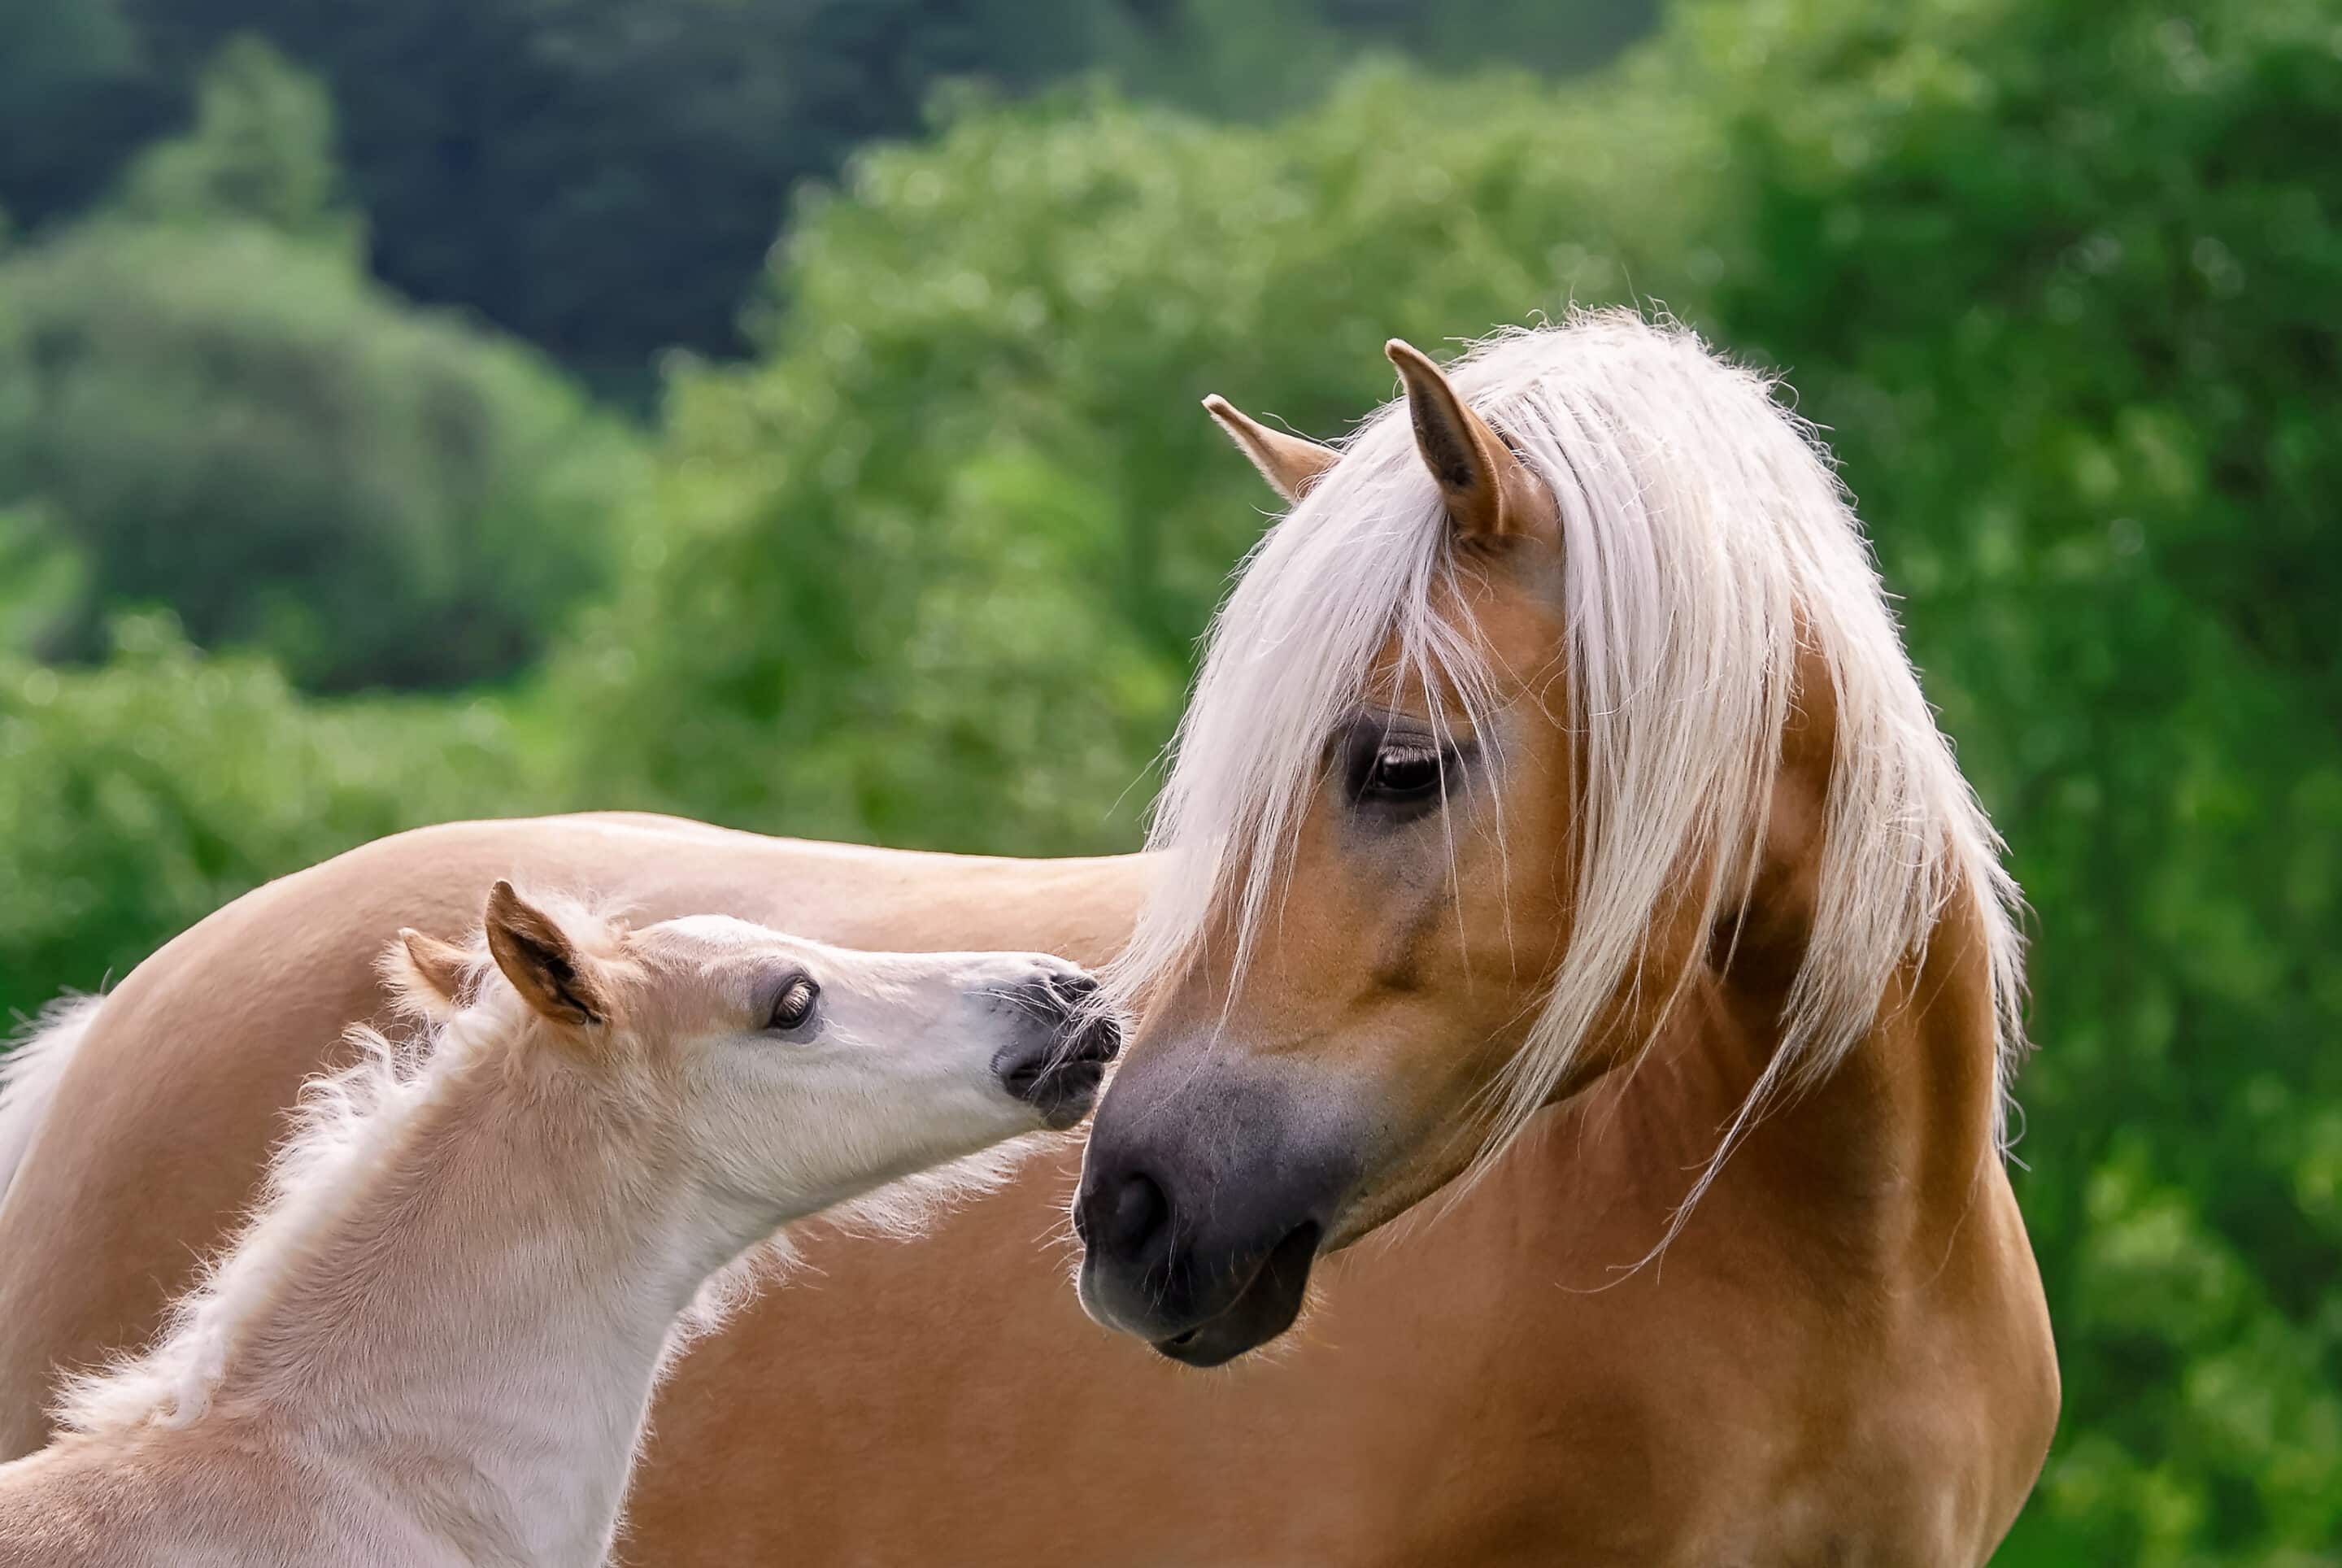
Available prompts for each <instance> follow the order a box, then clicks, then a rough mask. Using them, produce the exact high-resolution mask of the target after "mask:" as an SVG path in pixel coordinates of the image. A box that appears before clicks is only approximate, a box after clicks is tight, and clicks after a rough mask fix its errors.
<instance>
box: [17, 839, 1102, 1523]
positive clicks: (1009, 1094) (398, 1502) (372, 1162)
mask: <svg viewBox="0 0 2342 1568" xmlns="http://www.w3.org/2000/svg"><path fill="white" fill-rule="evenodd" d="M400 936H401V942H400V944H399V945H397V946H395V947H394V948H393V949H392V950H391V951H390V952H389V953H388V954H386V955H385V960H384V965H385V970H386V972H388V973H389V974H390V976H391V979H392V981H393V984H394V988H395V990H396V991H397V992H398V993H399V994H400V995H401V996H402V998H403V1000H405V1003H406V1005H407V1006H408V1007H409V1009H410V1010H413V1011H414V1012H415V1014H417V1015H418V1017H419V1018H420V1019H421V1020H423V1023H424V1027H423V1029H422V1030H421V1031H420V1032H421V1036H422V1038H421V1040H420V1041H419V1042H418V1043H417V1044H415V1045H411V1046H406V1047H401V1046H395V1045H393V1044H391V1043H390V1042H388V1041H387V1040H385V1039H384V1038H383V1037H382V1036H381V1035H379V1034H375V1033H374V1032H372V1031H370V1030H361V1031H354V1038H355V1039H356V1040H357V1041H358V1043H359V1044H360V1045H361V1046H362V1047H364V1048H365V1059H364V1060H361V1061H360V1062H359V1063H358V1064H357V1065H356V1066H355V1067H352V1068H350V1069H349V1070H346V1071H345V1072H343V1073H341V1074H340V1075H338V1076H336V1077H335V1078H331V1079H326V1080H321V1081H317V1082H315V1083H314V1084H313V1085H312V1086H311V1087H310V1089H309V1091H307V1093H306V1094H305V1102H304V1109H303V1113H302V1116H303V1119H302V1121H301V1124H300V1126H299V1128H298V1129H297V1131H295V1135H294V1136H293V1138H292V1139H291V1140H290V1141H289V1142H287V1143H286V1145H285V1147H284V1149H283V1150H282V1151H280V1152H279V1154H278V1155H277V1157H276V1161H275V1165H274V1167H273V1169H272V1171H271V1180H270V1182H269V1185H268V1188H267V1196H266V1197H265V1199H264V1201H263V1202H262V1204H261V1206H260V1208H259V1210H258V1211H257V1212H256V1213H255V1216H254V1217H253V1219H252V1220H251V1221H250V1222H249V1224H248V1225H247V1227H246V1228H245V1231H244V1232H243V1233H242V1235H241V1237H240V1238H239V1239H238V1240H237V1241H235V1244H234V1246H233V1247H232V1248H231V1249H230V1250H229V1251H227V1253H226V1254H225V1257H224V1258H222V1259H221V1260H220V1261H218V1262H217V1263H216V1265H215V1267H213V1268H212V1269H211V1271H209V1274H208V1277H207V1278H206V1280H205V1282H204V1283H203V1285H202V1286H201V1287H200V1288H198V1289H197V1290H195V1292H192V1293H191V1294H190V1295H189V1296H187V1297H186V1298H185V1300H183V1301H181V1302H179V1303H178V1304H177V1306H176V1308H175V1311H174V1312H173V1314H172V1317H171V1320H170V1322H169V1323H168V1325H167V1326H166V1328H165V1331H164V1332H163V1334H162V1336H161V1338H160V1339H159V1341H158V1342H156V1344H155V1347H154V1348H153V1349H151V1350H149V1351H148V1352H146V1353H145V1355H144V1356H143V1357H141V1358H139V1359H137V1360H135V1361H132V1362H126V1363H125V1364H122V1365H120V1366H118V1367H116V1368H115V1369H113V1370H112V1371H109V1372H105V1373H104V1374H102V1375H98V1376H94V1377H90V1378H86V1379H84V1380H82V1381H81V1382H79V1383H78V1384H77V1385H76V1386H75V1387H74V1388H73V1389H72V1391H71V1392H69V1393H68V1395H67V1396H66V1399H65V1408H64V1410H63V1412H62V1419H63V1422H64V1423H65V1426H66V1427H67V1429H68V1435H66V1436H64V1437H62V1438H60V1439H59V1440H58V1441H57V1442H55V1443H54V1444H52V1445H51V1446H50V1447H49V1448H47V1449H46V1450H45V1451H43V1452H39V1453H35V1454H33V1455H31V1456H29V1457H27V1458H25V1459H22V1460H18V1461H16V1462H14V1463H11V1464H6V1465H0V1563H43V1564H54V1565H57V1568H65V1565H69V1564H70V1565H84V1564H86V1565H93V1568H95V1565H99V1564H104V1565H107V1568H113V1565H120V1564H150V1563H151V1564H162V1563H170V1564H174V1565H175V1568H187V1565H192V1564H203V1563H221V1564H225V1563H237V1564H253V1563H282V1564H293V1563H302V1564H311V1563H399V1564H415V1563H513V1564H521V1563H562V1564H580V1563H598V1562H601V1561H602V1560H603V1559H604V1558H605V1556H606V1554H607V1553H608V1551H609V1547H610V1543H611V1539H612V1537H613V1535H614V1533H616V1524H617V1517H618V1510H619V1504H620V1501H621V1497H622V1494H623V1493H624V1490H625V1487H626V1477H627V1473H628V1471H629V1469H630V1467H631V1465H632V1463H633V1460H634V1456H635V1452H636V1446H637V1444H638V1442H639V1441H640V1438H641V1435H642V1431H643V1425H644V1421H645V1417H646V1412H647V1408H648V1405H649V1401H650V1395H651V1390H652V1386H653V1384H654V1382H656V1377H657V1374H658V1371H659V1368H660V1366H661V1364H662V1362H664V1360H665V1359H666V1357H667V1355H668V1354H669V1352H670V1351H671V1350H672V1349H673V1348H674V1347H675V1346H676V1345H677V1344H678V1343H679V1342H680V1341H681V1340H682V1338H683V1337H684V1336H685V1335H686V1333H688V1332H691V1331H692V1330H693V1329H695V1328H700V1327H705V1326H706V1324H707V1323H708V1322H712V1321H713V1319H714V1317H715V1315H716V1312H718V1311H720V1302H721V1300H722V1298H723V1297H724V1296H725V1295H726V1293H727V1292H726V1290H725V1289H724V1287H725V1285H726V1283H727V1282H730V1281H732V1280H734V1279H736V1278H738V1277H740V1276H741V1275H744V1274H745V1273H746V1271H747V1269H748V1267H749V1266H750V1262H751V1259H752V1258H753V1256H754V1254H752V1253H751V1252H750V1249H752V1248H754V1247H755V1246H756V1243H758V1242H760V1241H765V1240H766V1238H768V1237H770V1236H772V1235H773V1234H774V1233H775V1232H776V1231H777V1230H778V1229H779V1228H780V1227H782V1226H783V1225H785V1224H786V1223H787V1222H789V1221H793V1220H796V1219H800V1218H803V1217H805V1216H806V1215H809V1214H812V1213H814V1212H816V1211H820V1210H823V1209H826V1208H829V1207H832V1206H834V1205H836V1204H840V1203H843V1202H846V1201H849V1200H853V1199H856V1198H857V1197H861V1196H862V1195H864V1194H866V1193H868V1192H870V1191H873V1190H874V1189H876V1188H877V1187H879V1186H881V1185H883V1184H886V1183H888V1182H892V1181H896V1180H898V1179H900V1178H904V1177H907V1176H910V1175H912V1174H913V1173H915V1172H917V1171H922V1170H924V1169H926V1168H927V1167H929V1166H933V1165H936V1164H937V1163H939V1162H942V1161H950V1160H955V1159H957V1158H958V1157H960V1156H963V1155H966V1154H970V1153H972V1152H974V1151H977V1150H980V1149H983V1148H985V1147H986V1146H987V1145H989V1144H992V1143H995V1142H998V1141H1001V1140H1004V1139H1007V1138H1011V1137H1014V1136H1016V1135H1017V1134H1019V1133H1025V1132H1031V1131H1037V1130H1039V1129H1041V1128H1044V1127H1049V1128H1062V1127H1066V1126H1068V1125H1070V1124H1071V1123H1072V1122H1074V1121H1077V1120H1079V1118H1080V1117H1081V1116H1082V1114H1083V1113H1084V1112H1086V1111H1087V1110H1088V1107H1089V1102H1090V1101H1091V1099H1092V1098H1093V1096H1094V1095H1095V1093H1096V1089H1097V1085H1098V1081H1099V1079H1100V1076H1101V1074H1102V1072H1103V1070H1104V1064H1105V1062H1106V1060H1109V1059H1110V1058H1111V1057H1112V1056H1113V1054H1114V1051H1115V1049H1116V1042H1117V1036H1116V1031H1115V1030H1114V1029H1113V1027H1112V1026H1111V1025H1107V1024H1091V1023H1086V1022H1085V1021H1083V1020H1084V1019H1085V1018H1086V1013H1085V1012H1084V1010H1082V1009H1081V1008H1080V1006H1079V1005H1078V1004H1079V1002H1080V1000H1081V999H1082V998H1083V997H1084V996H1085V995H1086V993H1087V992H1088V991H1089V990H1091V989H1093V987H1092V982H1091V980H1090V979H1089V977H1088V976H1087V975H1086V974H1084V973H1083V972H1082V971H1080V970H1076V969H1074V968H1073V967H1071V966H1070V965H1068V964H1066V963H1064V962H1061V961H1060V960H1056V959H1051V958H1046V957H1041V956H1038V955H1034V954H970V953H959V954H941V955H916V956H914V955H905V954H876V953H861V952H848V951H845V950H838V949H833V948H826V947H823V946H820V945H817V944H816V943H812V942H806V941H798V940H792V939H790V938H786V937H783V936H780V935H778V934H776V933H775V932H772V931H769V930H764V929H762V928H760V927H756V926H752V925H749V924H746V922H743V921H738V920H728V919H723V918H719V917H713V916H695V917H691V918H688V919H684V920H669V921H666V922H665V923H663V924H659V925H655V926H650V927H647V928H646V929H644V930H639V931H632V932H630V931H627V930H623V929H622V928H619V927H616V926H614V925H611V924H608V923H606V922H603V921H600V920H591V919H588V918H586V917H584V916H582V915H580V914H575V913H571V912H566V911H565V914H564V917H563V918H558V919H557V918H555V915H554V914H552V913H549V912H547V911H546V910H543V909H540V908H538V907H535V906H534V905H532V904H530V903H528V902H526V901H525V900H522V899H521V898H520V897H519V895H517V894H516V893H515V892H514V890H513V889H512V887H511V885H510V884H509V883H505V882H499V883H497V884H496V886H495V890H494V891H493V892H492V893H491V894H490V895H489V898H488V903H487V914H486V920H485V930H484V933H483V939H482V940H481V941H480V942H478V943H475V945H474V947H473V948H472V949H470V950H464V949H458V948H455V947H452V946H450V945H448V944H445V943H443V942H439V941H435V940H433V939H431V938H428V937H424V936H421V935H419V934H417V933H415V932H414V931H405V932H402V933H400ZM730 1293H736V1292H730ZM780 1413H781V1412H776V1419H777V1418H779V1416H780Z"/></svg>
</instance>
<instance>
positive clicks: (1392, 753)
mask: <svg viewBox="0 0 2342 1568" xmlns="http://www.w3.org/2000/svg"><path fill="white" fill-rule="evenodd" d="M1439 764H1440V757H1439V749H1438V748H1437V747H1436V746H1421V745H1412V744H1406V745H1389V746H1385V747H1384V748H1382V749H1380V750H1379V751H1376V753H1375V757H1374V761H1373V762H1372V764H1370V765H1369V766H1368V768H1367V769H1366V779H1365V780H1364V782H1363V784H1362V785H1361V787H1360V789H1359V790H1358V793H1359V795H1360V797H1361V798H1362V799H1374V800H1414V799H1420V798H1422V797H1424V796H1426V795H1432V794H1436V793H1437V792H1438V789H1439V776H1440V766H1439Z"/></svg>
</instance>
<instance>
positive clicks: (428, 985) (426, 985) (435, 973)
mask: <svg viewBox="0 0 2342 1568" xmlns="http://www.w3.org/2000/svg"><path fill="white" fill-rule="evenodd" d="M471 969H472V955H471V954H469V953H467V952H465V950H463V949H462V948H459V947H457V946H456V945H455V943H453V942H443V941H441V940H439V939H438V938H437V937H429V936H425V935H424V934H423V933H422V932H421V931H418V930H415V928H414V927H412V926H407V927H404V928H402V929H401V930H400V931H399V933H398V941H397V943H396V944H395V946H393V947H392V948H391V949H390V950H389V951H388V952H386V953H385V954H384V955H383V965H382V972H383V977H384V979H385V980H388V981H389V982H390V985H391V989H392V990H395V991H396V992H397V993H398V999H399V1000H400V1001H402V1002H404V1003H405V1005H406V1006H408V1007H410V1008H412V1009H414V1010H415V1011H416V1012H419V1013H421V1014H422V1015H423V1016H425V1018H430V1019H445V1018H446V1017H447V1016H448V1015H450V1014H451V1013H453V1012H455V1010H457V1009H458V1008H460V1007H462V1006H463V1005H464V983H465V980H468V979H469V978H470V977H471Z"/></svg>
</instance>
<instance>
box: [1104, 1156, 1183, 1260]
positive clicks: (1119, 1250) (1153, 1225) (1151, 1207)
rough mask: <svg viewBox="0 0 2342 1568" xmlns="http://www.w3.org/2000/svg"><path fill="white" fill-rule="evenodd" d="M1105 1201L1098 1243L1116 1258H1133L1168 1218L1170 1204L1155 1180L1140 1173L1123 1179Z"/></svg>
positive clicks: (1133, 1173) (1160, 1229)
mask: <svg viewBox="0 0 2342 1568" xmlns="http://www.w3.org/2000/svg"><path fill="white" fill-rule="evenodd" d="M1108 1201H1109V1203H1110V1205H1111V1206H1110V1207H1109V1208H1108V1210H1107V1211H1106V1216H1105V1220H1106V1222H1105V1224H1104V1225H1103V1226H1102V1227H1100V1229H1101V1230H1102V1231H1104V1235H1103V1238H1102V1240H1103V1242H1104V1245H1105V1247H1106V1251H1109V1252H1111V1253H1114V1254H1116V1256H1119V1257H1125V1258H1130V1257H1136V1255H1137V1254H1138V1253H1139V1252H1140V1251H1141V1250H1142V1249H1144V1248H1145V1247H1146V1243H1147V1242H1148V1241H1152V1240H1153V1239H1154V1238H1155V1237H1156V1234H1157V1233H1159V1232H1160V1231H1162V1230H1163V1227H1164V1223H1165V1221H1167V1220H1169V1219H1170V1217H1171V1202H1170V1200H1168V1199H1167V1198H1166V1197H1164V1196H1163V1189H1162V1188H1161V1187H1160V1186H1158V1185H1156V1181H1155V1178H1153V1177H1152V1176H1149V1175H1147V1174H1146V1173H1145V1172H1143V1171H1133V1172H1132V1173H1131V1174H1130V1175H1128V1176H1126V1177H1124V1178H1123V1179H1122V1181H1121V1183H1120V1184H1119V1185H1117V1186H1116V1188H1115V1189H1114V1191H1113V1192H1112V1193H1111V1194H1109V1196H1108Z"/></svg>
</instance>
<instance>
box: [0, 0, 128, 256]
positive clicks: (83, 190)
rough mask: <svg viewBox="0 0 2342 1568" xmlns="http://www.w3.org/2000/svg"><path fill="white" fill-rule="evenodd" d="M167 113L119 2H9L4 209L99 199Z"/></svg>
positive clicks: (2, 65)
mask: <svg viewBox="0 0 2342 1568" xmlns="http://www.w3.org/2000/svg"><path fill="white" fill-rule="evenodd" d="M167 112H168V110H167V106H166V105H164V104H162V103H160V102H158V101H157V100H156V99H155V95H154V94H153V93H152V92H151V91H150V90H149V87H148V85H147V83H146V81H145V73H144V69H143V61H142V59H141V53H140V50H139V47H138V38H137V33H136V30H135V28H134V27H133V26H132V25H131V24H130V20H129V17H128V15H126V14H125V9H124V7H123V5H122V4H121V3H120V0H65V3H61V0H0V206H7V207H13V208H15V209H16V211H17V212H18V214H19V215H20V216H30V217H32V218H35V219H38V218H43V217H46V216H49V215H50V214H52V213H55V212H61V211H66V210H70V209H71V208H73V207H75V206H79V205H80V204H82V203H84V202H86V201H88V200H90V199H91V198H92V197H93V196H95V195H96V193H97V191H98V189H99V188H100V186H102V185H103V184H104V182H105V178H106V177H107V176H108V175H109V174H111V173H112V171H113V169H114V167H115V164H116V163H117V162H118V161H119V160H120V158H121V156H123V154H124V153H125V151H126V150H127V149H128V148H130V147H132V146H136V145H137V144H138V142H140V141H142V140H144V139H145V137H147V136H152V135H153V134H154V133H155V131H156V130H157V129H158V128H159V127H160V126H162V124H163V122H164V120H165V117H166V115H167Z"/></svg>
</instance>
